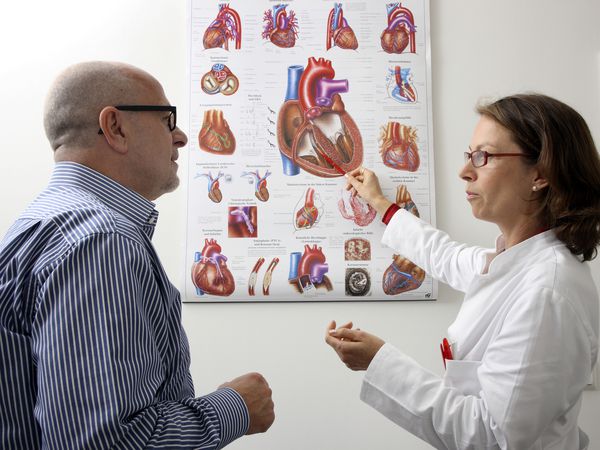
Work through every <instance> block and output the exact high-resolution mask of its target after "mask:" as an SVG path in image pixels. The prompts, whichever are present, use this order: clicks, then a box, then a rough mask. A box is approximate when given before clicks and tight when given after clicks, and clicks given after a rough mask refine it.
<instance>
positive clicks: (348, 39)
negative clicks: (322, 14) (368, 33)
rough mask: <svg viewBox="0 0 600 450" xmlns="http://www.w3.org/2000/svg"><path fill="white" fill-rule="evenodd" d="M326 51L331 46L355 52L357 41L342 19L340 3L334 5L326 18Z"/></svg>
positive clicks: (352, 31)
mask: <svg viewBox="0 0 600 450" xmlns="http://www.w3.org/2000/svg"><path fill="white" fill-rule="evenodd" d="M326 44H327V45H326V46H327V50H329V49H330V48H331V47H333V46H337V47H339V48H343V49H347V50H356V49H357V48H358V40H357V39H356V35H355V34H354V30H353V29H352V28H351V27H350V25H348V21H347V20H346V19H345V18H344V10H343V9H342V4H341V3H334V5H333V9H332V10H331V11H330V12H329V17H328V18H327V43H326Z"/></svg>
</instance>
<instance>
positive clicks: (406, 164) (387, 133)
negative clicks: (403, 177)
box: [379, 122, 420, 172]
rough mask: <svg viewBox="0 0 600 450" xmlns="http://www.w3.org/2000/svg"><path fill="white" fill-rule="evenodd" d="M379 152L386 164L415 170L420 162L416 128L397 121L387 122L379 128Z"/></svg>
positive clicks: (395, 167) (396, 167) (400, 168)
mask: <svg viewBox="0 0 600 450" xmlns="http://www.w3.org/2000/svg"><path fill="white" fill-rule="evenodd" d="M379 153H380V154H381V159H382V160H383V163H384V164H385V165H386V166H388V167H391V168H392V169H396V170H407V171H409V172H415V171H416V170H417V169H418V168H419V163H420V160H419V149H418V147H417V129H416V128H414V127H410V126H407V125H402V124H400V123H398V122H388V124H387V125H386V126H385V127H382V128H381V135H380V137H379Z"/></svg>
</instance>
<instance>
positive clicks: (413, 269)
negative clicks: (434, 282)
mask: <svg viewBox="0 0 600 450" xmlns="http://www.w3.org/2000/svg"><path fill="white" fill-rule="evenodd" d="M424 279H425V271H424V270H423V269H421V268H420V267H419V266H417V265H416V264H415V263H413V262H412V261H410V260H408V259H406V258H405V257H403V256H401V255H394V256H393V262H392V264H390V266H389V267H388V268H387V269H386V270H385V272H384V273H383V282H382V283H383V292H385V293H386V294H387V295H398V294H401V293H402V292H407V291H412V290H414V289H417V288H418V287H419V286H421V283H423V280H424Z"/></svg>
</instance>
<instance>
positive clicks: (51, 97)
mask: <svg viewBox="0 0 600 450" xmlns="http://www.w3.org/2000/svg"><path fill="white" fill-rule="evenodd" d="M144 75H147V74H146V73H145V72H143V71H141V70H140V69H137V68H135V67H133V66H129V65H127V64H123V63H117V62H106V61H92V62H85V63H80V64H76V65H74V66H71V67H69V68H67V69H66V70H65V71H64V72H62V73H61V74H60V75H59V76H58V78H57V79H56V80H55V81H54V83H53V85H52V87H51V88H50V91H49V92H48V96H47V98H46V105H45V108H44V128H45V130H46V136H47V137H48V140H49V141H50V145H51V146H52V150H56V149H58V148H59V147H61V146H64V147H70V148H77V147H79V148H84V147H88V146H91V145H92V143H93V142H94V139H96V138H97V134H98V129H99V123H98V116H99V114H100V111H102V109H103V108H104V107H105V106H111V105H113V106H114V105H118V104H132V103H136V102H137V101H139V96H140V90H141V86H140V82H141V81H142V80H143V77H144Z"/></svg>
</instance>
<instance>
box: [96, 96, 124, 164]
mask: <svg viewBox="0 0 600 450" xmlns="http://www.w3.org/2000/svg"><path fill="white" fill-rule="evenodd" d="M98 123H99V125H100V129H101V130H102V135H103V136H104V139H106V142H107V144H108V145H109V146H110V147H111V148H112V149H113V150H115V151H116V152H118V153H122V154H125V153H127V132H126V128H127V127H126V124H125V123H124V121H123V115H122V114H121V112H120V111H119V110H118V109H117V108H115V107H114V106H106V107H104V108H103V109H102V111H100V115H99V116H98Z"/></svg>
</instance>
